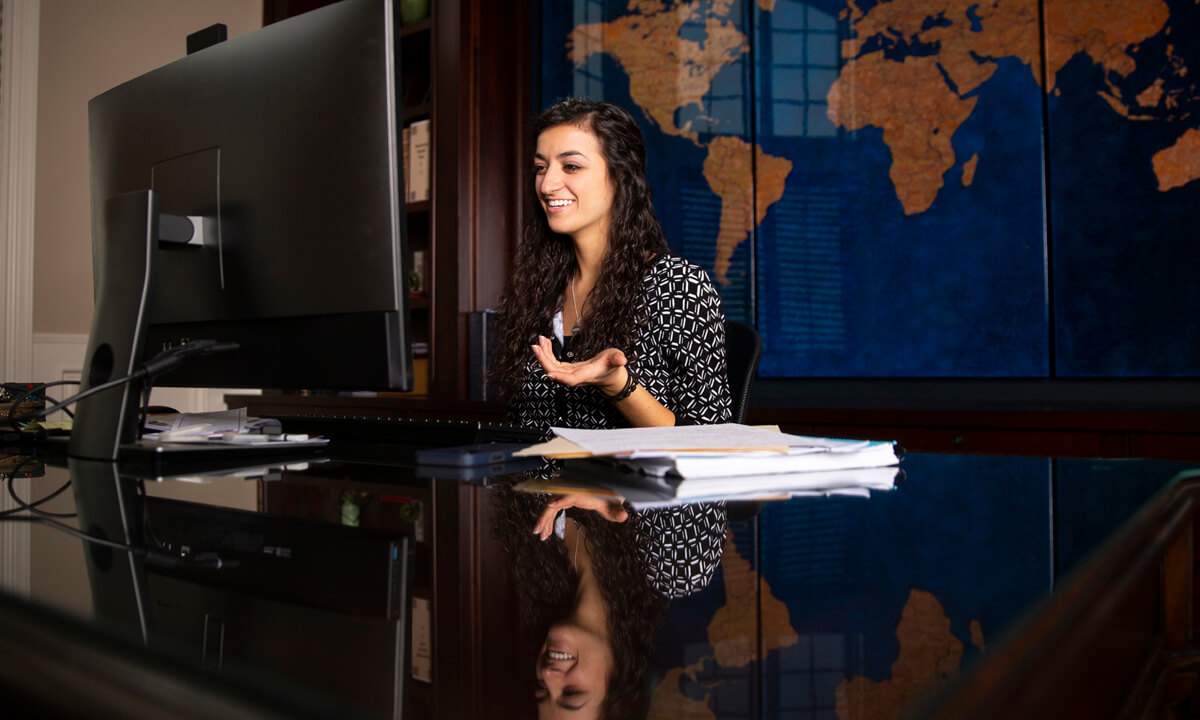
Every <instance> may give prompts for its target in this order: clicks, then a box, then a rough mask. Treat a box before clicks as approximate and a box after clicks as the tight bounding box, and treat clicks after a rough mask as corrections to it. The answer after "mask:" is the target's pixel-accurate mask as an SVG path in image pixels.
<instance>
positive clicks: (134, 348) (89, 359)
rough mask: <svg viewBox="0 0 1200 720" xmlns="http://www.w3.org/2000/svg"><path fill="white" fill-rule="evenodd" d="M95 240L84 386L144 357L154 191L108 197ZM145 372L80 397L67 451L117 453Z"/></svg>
mask: <svg viewBox="0 0 1200 720" xmlns="http://www.w3.org/2000/svg"><path fill="white" fill-rule="evenodd" d="M95 238H96V239H95V242H93V243H92V253H93V255H94V257H93V259H92V261H93V267H95V268H97V271H96V272H95V273H94V279H95V282H96V290H95V297H96V309H95V313H94V314H93V315H92V327H91V332H90V333H89V334H88V349H87V356H86V358H85V360H84V366H83V378H82V381H81V387H80V390H81V391H85V390H88V389H90V388H94V387H98V386H100V385H103V384H104V383H106V382H109V381H111V380H116V379H118V378H123V377H127V376H130V375H132V374H133V373H134V372H135V371H136V369H137V367H138V365H139V364H140V362H141V359H142V357H143V356H144V355H143V351H144V349H145V347H144V346H145V342H146V327H147V325H148V324H149V318H150V294H151V291H152V289H153V287H154V284H153V279H154V271H155V265H156V250H157V247H156V243H157V242H158V240H157V238H158V196H157V195H156V194H155V193H154V192H153V191H151V190H139V191H135V192H131V193H126V194H124V195H118V196H116V197H113V198H109V199H108V200H107V201H106V202H105V203H104V209H103V213H102V220H101V223H100V227H99V228H97V230H96V236H95ZM144 387H145V382H144V381H143V380H131V381H129V382H126V383H122V384H120V385H117V386H116V387H113V388H109V389H107V390H104V391H101V392H99V393H97V394H95V395H92V396H90V397H86V398H83V399H81V400H80V401H79V403H78V405H77V409H76V411H75V421H74V423H73V424H72V428H71V440H70V443H69V445H68V447H67V453H68V454H69V455H70V456H72V457H77V458H88V459H93V460H109V461H112V460H116V459H117V458H118V456H119V454H120V447H121V445H122V444H127V443H132V442H133V441H134V440H136V439H137V413H138V407H139V405H140V403H139V398H140V396H141V394H142V391H143V389H144Z"/></svg>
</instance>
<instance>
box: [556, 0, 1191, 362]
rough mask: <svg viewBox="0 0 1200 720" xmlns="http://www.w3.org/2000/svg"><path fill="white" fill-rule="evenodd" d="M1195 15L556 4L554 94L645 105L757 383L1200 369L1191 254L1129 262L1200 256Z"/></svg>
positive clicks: (1103, 4)
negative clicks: (758, 356)
mask: <svg viewBox="0 0 1200 720" xmlns="http://www.w3.org/2000/svg"><path fill="white" fill-rule="evenodd" d="M1195 5H1196V4H1195V3H1194V2H1188V1H1187V0H1173V1H1168V0H1129V1H1125V0H1099V1H1091V0H1041V1H1040V2H1039V0H994V1H993V2H986V3H984V2H977V1H976V0H932V1H931V0H893V1H891V2H871V1H870V0H842V1H840V2H839V1H837V0H825V1H821V0H812V1H810V2H799V1H797V0H757V1H752V0H690V1H689V0H674V1H667V0H629V2H627V3H626V2H596V1H595V0H586V1H585V0H573V1H571V0H559V1H557V2H547V3H544V6H543V7H544V13H543V30H542V47H543V56H542V66H543V77H544V78H545V80H544V88H543V99H544V100H545V101H546V103H547V104H549V103H550V102H553V101H554V100H555V99H557V98H559V97H563V96H566V95H590V96H593V97H600V98H603V99H608V100H611V101H613V102H617V103H618V104H622V105H625V106H626V107H628V108H629V109H630V110H632V111H634V112H635V114H636V115H638V116H639V117H640V119H641V121H642V122H643V131H644V133H645V134H646V136H647V140H648V143H649V147H650V154H651V158H650V161H651V165H652V171H651V185H652V187H653V188H654V191H655V200H656V207H657V208H658V211H659V215H660V218H661V219H662V220H663V223H664V227H665V228H666V229H667V231H668V236H669V237H670V238H671V239H672V244H673V247H674V248H675V249H676V251H677V252H680V253H681V254H683V255H685V256H686V257H688V258H689V259H692V260H693V261H695V262H697V263H699V264H701V265H702V266H704V267H706V269H708V270H709V272H710V273H711V274H712V276H713V278H714V280H715V281H716V282H717V283H718V286H719V287H720V288H721V289H722V293H723V295H724V297H725V299H726V304H727V308H726V310H727V314H730V315H732V316H734V317H736V318H739V319H744V320H748V321H751V322H753V323H754V324H755V325H756V327H758V328H759V331H760V333H761V334H763V336H764V342H765V345H766V354H765V355H764V358H763V365H762V368H761V370H760V372H762V373H763V374H765V375H768V376H769V375H776V376H798V375H804V376H808V375H818V376H819V375H828V376H902V377H911V376H930V377H937V376H975V377H978V376H1034V377H1041V376H1046V375H1162V374H1170V375H1188V374H1193V375H1194V374H1200V361H1198V360H1197V359H1196V358H1197V357H1200V352H1197V350H1200V331H1197V330H1195V329H1191V330H1185V331H1182V335H1181V331H1180V323H1179V322H1178V320H1179V319H1181V318H1179V317H1172V313H1171V312H1170V310H1169V308H1170V307H1178V306H1179V304H1180V302H1190V301H1191V300H1194V299H1200V295H1197V292H1200V291H1180V292H1184V293H1185V296H1184V297H1180V298H1176V299H1175V300H1174V302H1165V301H1162V300H1159V299H1155V296H1156V295H1157V294H1158V293H1159V292H1160V291H1161V288H1162V287H1163V284H1162V280H1164V279H1166V280H1168V281H1169V280H1173V279H1177V280H1179V281H1180V283H1179V284H1180V285H1181V286H1182V285H1183V284H1186V283H1185V281H1186V278H1187V277H1188V275H1187V273H1190V272H1194V271H1195V270H1197V269H1200V265H1198V263H1197V261H1195V260H1192V261H1190V262H1187V263H1184V265H1185V266H1186V269H1184V268H1181V267H1179V266H1178V263H1171V262H1167V263H1163V264H1162V266H1161V267H1160V266H1153V267H1151V266H1149V265H1148V263H1147V262H1146V261H1145V260H1144V259H1140V260H1135V259H1134V258H1141V257H1142V254H1143V253H1145V252H1146V251H1153V252H1156V253H1160V254H1156V255H1155V257H1158V258H1160V261H1161V259H1162V258H1164V257H1170V256H1172V255H1178V254H1179V253H1181V252H1183V254H1186V255H1187V256H1189V257H1191V256H1194V255H1196V253H1195V252H1194V249H1189V248H1190V245H1181V243H1182V242H1183V241H1182V239H1181V237H1180V235H1181V234H1183V233H1184V232H1185V230H1186V228H1188V227H1190V225H1189V220H1190V218H1189V215H1190V208H1191V207H1192V206H1193V203H1194V200H1195V199H1198V198H1200V190H1198V188H1200V183H1197V182H1196V181H1197V180H1198V179H1200V116H1198V115H1197V114H1195V111H1196V110H1197V108H1198V107H1200V93H1197V89H1196V86H1195V80H1194V78H1193V77H1192V76H1191V74H1190V71H1189V66H1194V65H1195V64H1196V62H1200V58H1196V57H1195V56H1196V55H1197V53H1198V51H1200V47H1198V43H1197V41H1196V40H1195V39H1194V38H1196V37H1198V35H1197V33H1196V32H1195V31H1196V29H1197V28H1198V27H1200V11H1198V10H1197V9H1196V7H1195ZM655 167H656V168H657V170H654V169H653V168H655ZM1097 178H1105V180H1102V181H1101V182H1100V183H1099V184H1097V182H1096V179H1097ZM1134 200H1136V201H1137V202H1138V203H1139V205H1138V207H1139V208H1140V211H1135V210H1133V209H1130V210H1129V212H1127V213H1122V214H1121V215H1120V217H1119V218H1116V220H1117V221H1118V223H1124V224H1126V225H1127V226H1122V225H1120V224H1117V225H1114V224H1113V220H1114V218H1112V217H1105V216H1106V215H1107V214H1108V211H1109V210H1110V209H1111V208H1112V207H1114V205H1113V204H1114V203H1115V204H1117V205H1118V206H1119V205H1122V204H1125V203H1128V204H1130V205H1132V202H1133V201H1134ZM1098 233H1099V234H1100V236H1099V237H1100V238H1101V240H1100V242H1101V244H1106V243H1108V244H1111V245H1112V247H1111V248H1110V249H1108V250H1102V251H1101V252H1099V253H1097V248H1096V244H1097V237H1098V235H1097V234H1098ZM1143 236H1144V237H1145V238H1146V240H1148V241H1149V242H1150V243H1151V244H1152V245H1153V246H1154V247H1146V246H1145V245H1142V246H1141V247H1136V246H1134V245H1132V244H1131V243H1130V238H1131V237H1136V238H1138V240H1139V241H1141V239H1142V237H1143ZM1184 251H1186V252H1184ZM1132 264H1135V265H1136V266H1137V270H1136V271H1134V270H1133V269H1132V267H1131V265H1132ZM1146 271H1150V272H1151V274H1152V275H1156V276H1157V277H1158V278H1159V280H1158V282H1157V284H1153V285H1151V284H1147V283H1146V277H1145V273H1146ZM1098 279H1100V280H1102V282H1097V280H1098ZM1187 293H1191V294H1187ZM1193 296H1196V297H1193ZM1107 303H1111V305H1112V309H1111V312H1109V308H1108V307H1107V306H1106V304H1107ZM1098 304H1099V307H1098ZM1192 304H1194V303H1192ZM1048 306H1049V313H1048V312H1047V307H1048ZM1098 309H1099V310H1100V312H1097V310H1098ZM1164 311H1165V314H1164ZM1097 317H1102V318H1103V321H1098V320H1097V319H1096V318H1097ZM1114 321H1116V322H1117V326H1116V327H1115V328H1114V326H1113V322H1114ZM1121 323H1124V324H1123V325H1122V324H1121ZM1189 325H1191V324H1189ZM1114 330H1115V331H1114ZM897 338H900V339H901V340H900V342H899V343H898V342H897ZM1157 348H1161V349H1162V352H1158V351H1157ZM1148 357H1154V358H1155V359H1153V360H1147V358H1148Z"/></svg>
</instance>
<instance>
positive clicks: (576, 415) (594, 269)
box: [495, 99, 730, 428]
mask: <svg viewBox="0 0 1200 720" xmlns="http://www.w3.org/2000/svg"><path fill="white" fill-rule="evenodd" d="M532 130H533V137H534V144H535V146H536V149H535V152H534V159H533V171H534V173H533V175H534V192H533V194H532V196H531V197H530V200H531V201H530V202H529V203H528V207H527V211H526V214H525V218H526V219H525V223H524V228H523V237H522V242H521V244H520V246H519V248H518V250H517V257H516V261H515V266H514V268H513V272H512V275H511V277H510V279H509V283H508V286H507V288H506V289H505V291H504V294H503V295H502V297H501V301H500V313H499V317H498V320H499V323H500V330H499V348H498V351H497V358H496V364H495V368H496V374H497V376H498V379H499V380H500V382H501V385H502V387H503V388H504V390H505V392H506V394H507V397H509V398H510V404H509V415H510V419H511V420H512V421H513V422H515V423H519V424H524V425H530V426H535V427H543V428H548V427H551V426H560V427H561V426H569V427H582V428H606V427H623V426H633V427H650V426H656V425H657V426H661V425H677V424H679V425H682V424H711V423H720V422H727V421H728V420H729V418H730V399H729V384H728V379H727V377H726V369H725V324H724V323H725V318H724V315H723V313H722V310H721V299H720V296H719V295H718V294H717V292H716V289H715V288H714V287H713V285H712V283H711V281H710V280H709V278H708V275H707V274H706V273H705V272H704V271H703V270H701V269H700V268H699V267H697V266H695V265H693V264H691V263H689V262H687V261H686V260H683V259H681V258H678V257H676V256H673V255H671V254H670V251H669V250H668V248H667V243H666V239H665V237H664V236H663V231H662V227H661V226H660V225H659V223H658V220H657V218H656V217H655V215H654V208H653V206H652V205H651V201H650V189H649V186H648V185H647V182H646V176H645V168H646V148H645V143H644V142H643V140H642V135H641V131H640V130H639V129H638V127H637V123H635V122H634V120H633V117H632V116H631V115H630V114H629V113H628V112H626V111H625V110H623V109H621V108H619V107H617V106H615V105H611V104H609V103H600V102H590V101H586V100H575V99H572V100H566V101H563V102H561V103H559V104H557V105H554V106H553V107H551V108H549V109H548V110H546V111H545V112H544V113H542V114H541V115H540V116H539V117H538V118H536V119H535V120H534V123H533V127H532Z"/></svg>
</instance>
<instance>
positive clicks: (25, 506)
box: [0, 465, 76, 518]
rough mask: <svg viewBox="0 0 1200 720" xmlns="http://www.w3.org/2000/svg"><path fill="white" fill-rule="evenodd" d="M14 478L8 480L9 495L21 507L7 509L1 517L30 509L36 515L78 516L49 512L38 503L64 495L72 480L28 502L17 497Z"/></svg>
mask: <svg viewBox="0 0 1200 720" xmlns="http://www.w3.org/2000/svg"><path fill="white" fill-rule="evenodd" d="M18 467H20V466H19V465H18ZM14 479H15V478H10V479H9V481H8V496H9V497H11V498H12V499H13V502H15V503H16V504H17V505H18V506H19V507H15V508H12V509H9V510H5V511H4V512H0V518H3V517H7V516H9V515H14V514H16V513H19V512H21V511H22V510H28V511H29V512H31V513H34V514H36V515H41V516H42V517H59V518H73V517H76V514H75V513H52V512H47V511H45V510H39V509H38V505H42V504H45V503H48V502H50V501H51V500H53V499H54V498H56V497H58V496H59V495H62V494H63V492H65V491H66V489H67V488H69V487H71V481H70V480H68V481H67V482H66V484H64V485H63V486H62V487H60V488H59V489H57V490H55V491H54V492H52V493H50V494H49V495H47V496H46V497H44V498H41V499H39V500H36V501H34V502H31V503H27V502H25V501H24V500H22V499H21V498H19V497H17V489H16V488H15V487H13V482H12V481H13V480H14Z"/></svg>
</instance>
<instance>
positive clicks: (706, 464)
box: [517, 423, 900, 478]
mask: <svg viewBox="0 0 1200 720" xmlns="http://www.w3.org/2000/svg"><path fill="white" fill-rule="evenodd" d="M553 430H554V432H555V433H556V434H557V435H558V437H556V438H554V439H553V440H552V441H550V442H548V443H542V444H540V445H534V446H532V447H530V448H527V449H525V450H523V451H520V452H519V453H517V454H518V455H522V456H525V455H542V456H545V457H549V458H554V459H564V460H565V459H575V458H588V457H605V458H609V459H611V460H613V461H614V462H620V463H622V464H623V465H624V467H625V469H627V470H629V471H631V472H638V473H642V474H645V475H650V476H654V477H685V478H702V477H722V476H744V475H759V474H767V473H793V472H810V471H824V470H841V469H849V468H873V467H887V466H891V465H896V464H898V463H899V462H900V460H899V458H897V456H896V448H895V444H894V443H891V442H874V441H867V440H840V439H832V438H820V437H807V436H804V435H790V434H787V433H782V432H780V431H779V430H778V428H762V427H751V426H749V425H740V424H736V423H726V424H722V425H699V426H691V427H686V426H685V427H661V428H623V429H615V430H578V429H569V428H553Z"/></svg>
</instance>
